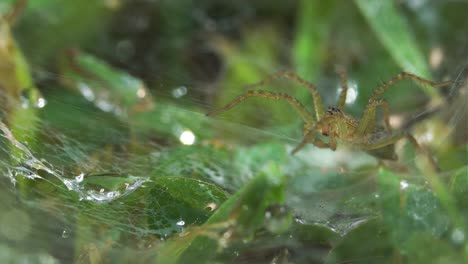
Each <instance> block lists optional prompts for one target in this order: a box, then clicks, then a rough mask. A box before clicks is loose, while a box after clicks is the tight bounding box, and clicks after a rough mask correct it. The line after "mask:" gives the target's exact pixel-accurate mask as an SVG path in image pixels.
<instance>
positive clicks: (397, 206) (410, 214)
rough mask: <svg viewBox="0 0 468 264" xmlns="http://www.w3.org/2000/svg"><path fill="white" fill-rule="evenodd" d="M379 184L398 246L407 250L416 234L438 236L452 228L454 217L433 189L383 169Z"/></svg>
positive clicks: (385, 217) (384, 212)
mask: <svg viewBox="0 0 468 264" xmlns="http://www.w3.org/2000/svg"><path fill="white" fill-rule="evenodd" d="M378 184H379V189H381V198H380V199H379V202H380V207H381V209H382V214H383V221H384V222H385V223H386V225H387V226H388V228H389V230H390V231H391V234H390V237H391V239H392V243H393V245H394V246H395V247H396V248H399V249H400V250H402V251H405V250H406V249H407V243H408V241H410V240H411V239H412V238H413V236H415V235H419V234H429V235H431V236H433V237H434V239H437V238H441V237H442V235H443V234H444V233H445V232H447V231H448V229H449V224H450V218H449V217H448V215H447V213H446V210H445V208H443V206H442V204H441V202H440V200H439V199H438V198H437V197H436V196H435V195H434V193H433V192H432V191H431V190H429V189H427V188H426V187H422V186H419V185H417V184H415V183H412V182H409V181H408V180H405V179H402V178H401V177H400V176H399V175H397V174H394V173H392V172H390V171H388V170H383V169H382V170H381V171H380V172H379V175H378Z"/></svg>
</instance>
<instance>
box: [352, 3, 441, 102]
mask: <svg viewBox="0 0 468 264" xmlns="http://www.w3.org/2000/svg"><path fill="white" fill-rule="evenodd" d="M355 3H356V5H357V7H358V8H359V10H360V12H361V13H362V14H363V15H364V17H365V18H366V20H367V22H368V23H369V26H370V27H371V28H372V30H373V31H374V33H375V34H376V36H377V38H378V39H379V40H380V42H381V43H382V45H383V46H384V47H385V49H386V50H387V51H388V52H389V53H390V55H391V56H392V57H393V59H394V60H395V61H396V63H397V64H398V65H399V66H400V67H401V68H402V69H403V70H404V71H407V72H411V73H414V74H416V75H419V76H422V77H425V78H429V79H430V77H431V73H430V70H429V67H428V66H427V63H426V59H425V58H424V55H423V53H422V52H421V50H420V48H419V47H418V45H417V41H416V39H415V38H414V37H413V36H412V35H411V32H410V31H409V30H408V25H407V24H406V23H405V21H404V18H403V17H402V16H401V15H400V14H399V13H398V11H397V9H396V8H395V5H394V2H393V1H375V0H355ZM420 87H421V89H422V90H423V91H424V93H426V94H427V95H428V96H430V97H431V98H432V99H438V98H439V94H438V92H437V90H436V89H435V88H433V87H430V86H427V85H424V86H420Z"/></svg>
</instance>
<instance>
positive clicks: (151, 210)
mask: <svg viewBox="0 0 468 264" xmlns="http://www.w3.org/2000/svg"><path fill="white" fill-rule="evenodd" d="M153 184H154V185H153V186H152V187H151V191H150V192H149V196H148V206H147V207H148V213H147V217H148V222H149V224H150V228H151V230H152V232H153V233H157V234H159V235H161V236H163V237H166V236H169V235H171V234H172V233H173V232H180V231H182V230H183V229H184V228H186V227H187V226H191V225H199V224H202V223H204V222H205V221H206V219H208V217H209V216H210V215H211V214H212V211H213V210H214V209H215V208H217V207H219V205H221V204H222V203H223V202H224V201H225V200H226V199H227V195H226V193H225V192H224V191H223V190H221V189H220V188H218V187H216V186H215V185H212V184H209V183H206V182H203V181H200V180H195V179H189V178H183V177H159V178H156V179H154V183H153Z"/></svg>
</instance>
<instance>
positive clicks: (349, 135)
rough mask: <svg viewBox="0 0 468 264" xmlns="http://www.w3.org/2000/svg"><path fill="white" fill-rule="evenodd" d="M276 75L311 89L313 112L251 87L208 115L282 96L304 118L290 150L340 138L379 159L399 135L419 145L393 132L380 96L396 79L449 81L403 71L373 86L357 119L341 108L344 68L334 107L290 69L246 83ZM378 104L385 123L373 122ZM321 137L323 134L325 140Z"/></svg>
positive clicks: (388, 155)
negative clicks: (296, 142)
mask: <svg viewBox="0 0 468 264" xmlns="http://www.w3.org/2000/svg"><path fill="white" fill-rule="evenodd" d="M279 78H287V79H289V80H291V81H293V82H295V83H297V84H300V85H302V86H304V87H305V88H307V89H308V90H309V91H310V92H311V94H312V99H313V102H314V107H315V111H314V112H313V114H311V113H310V112H309V111H308V110H307V109H306V108H305V107H304V105H303V104H302V103H300V102H299V101H298V100H297V99H296V98H294V97H292V96H290V95H288V94H285V93H275V92H269V91H263V90H253V91H248V92H246V93H244V94H242V95H240V96H238V97H237V98H236V99H234V100H233V101H232V102H230V103H229V104H227V105H226V106H224V107H223V108H221V109H219V110H217V111H213V112H210V113H208V115H215V114H218V113H220V112H223V111H226V110H229V109H231V108H232V107H234V106H235V105H237V104H239V103H241V102H242V101H244V100H245V99H247V98H249V97H263V98H267V99H272V100H284V101H286V102H288V103H289V104H290V105H291V106H292V107H293V108H294V109H295V110H296V111H297V112H298V114H299V115H300V116H301V117H302V119H303V120H304V122H305V124H304V139H303V140H302V141H301V143H300V144H299V145H298V146H297V147H296V148H295V149H294V150H293V151H292V152H293V153H295V152H297V151H299V150H300V149H301V148H302V147H303V146H304V145H305V144H307V143H312V144H313V145H315V146H316V147H319V148H330V149H332V150H335V149H336V147H337V141H339V142H340V143H341V142H342V143H344V144H346V145H349V146H351V147H353V148H357V149H361V150H364V151H366V152H368V153H369V154H371V155H373V156H375V157H378V158H380V159H390V160H395V159H396V154H395V147H394V144H395V142H397V141H398V140H400V139H402V138H407V139H408V140H409V141H410V142H411V143H412V144H413V145H414V146H415V147H416V148H417V150H419V151H421V148H420V146H419V144H418V143H417V141H416V140H415V139H414V137H413V136H411V135H410V134H409V133H407V132H400V133H393V132H392V129H391V127H390V121H389V112H388V103H387V101H386V100H385V99H381V98H379V97H380V96H381V95H382V94H383V93H384V92H385V91H387V90H388V89H389V88H390V87H391V86H393V85H394V84H395V83H396V82H398V81H401V80H403V79H411V80H413V81H416V82H419V83H421V84H424V85H430V86H433V87H439V86H444V85H448V84H450V83H452V82H451V81H446V82H440V83H435V82H432V81H429V80H426V79H423V78H421V77H418V76H416V75H414V74H410V73H406V72H402V73H400V74H398V75H396V76H395V77H393V78H392V79H391V80H390V81H388V82H385V83H383V84H382V85H381V86H380V87H378V88H377V89H376V90H374V92H373V93H372V95H371V97H370V98H369V101H368V103H367V106H366V108H365V110H364V113H363V115H362V117H361V119H359V120H357V119H355V118H354V117H352V116H350V115H347V114H346V113H344V111H343V109H344V107H345V102H346V95H347V91H348V84H347V77H346V73H345V72H341V73H340V79H341V86H342V91H341V93H340V97H339V99H338V103H337V105H336V107H333V106H332V107H328V109H327V110H326V111H324V108H323V105H322V98H321V97H320V94H319V92H318V90H317V88H316V87H315V85H313V84H312V83H310V82H308V81H306V80H304V79H302V78H301V77H299V76H297V75H296V74H294V73H292V72H288V71H280V72H278V73H276V74H273V75H271V76H269V77H267V78H265V79H264V80H262V81H260V82H258V83H254V84H250V85H247V87H249V88H253V87H258V86H262V85H265V84H267V83H270V82H272V81H274V80H276V79H279ZM378 106H381V107H382V108H383V117H384V126H380V125H376V124H375V118H376V108H377V107H378ZM323 137H325V140H324V139H323ZM326 139H328V140H326ZM430 160H431V162H432V164H433V165H434V167H437V166H436V165H435V162H434V161H433V160H432V159H430Z"/></svg>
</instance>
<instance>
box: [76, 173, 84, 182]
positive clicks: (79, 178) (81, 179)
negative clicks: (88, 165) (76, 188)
mask: <svg viewBox="0 0 468 264" xmlns="http://www.w3.org/2000/svg"><path fill="white" fill-rule="evenodd" d="M83 179H84V173H80V175H78V176H76V177H75V180H76V182H82V181H83Z"/></svg>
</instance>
